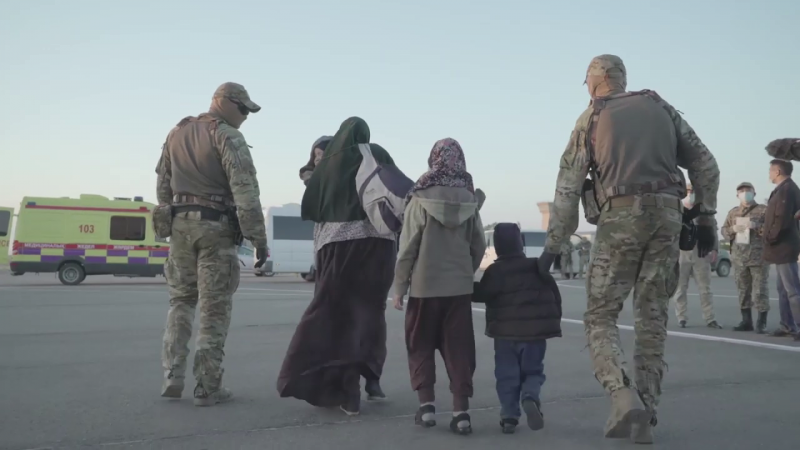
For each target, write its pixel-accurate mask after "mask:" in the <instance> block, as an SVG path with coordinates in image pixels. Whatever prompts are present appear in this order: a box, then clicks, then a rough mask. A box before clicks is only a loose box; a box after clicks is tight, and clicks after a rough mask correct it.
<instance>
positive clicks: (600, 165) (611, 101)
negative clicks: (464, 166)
mask: <svg viewBox="0 0 800 450" xmlns="http://www.w3.org/2000/svg"><path fill="white" fill-rule="evenodd" d="M626 77H627V75H626V69H625V65H624V64H623V62H622V60H621V59H620V58H619V57H617V56H614V55H602V56H598V57H596V58H594V59H593V60H592V62H591V64H590V65H589V68H588V70H587V73H586V84H587V85H588V87H589V93H590V95H591V97H592V102H591V103H590V105H589V108H588V109H587V110H586V111H585V112H584V113H583V114H582V115H581V117H580V118H579V119H578V121H577V123H576V126H575V129H574V130H573V132H572V136H571V137H570V140H569V144H568V145H567V148H566V150H565V151H564V154H563V156H562V157H561V162H560V171H559V174H558V180H557V185H556V194H555V199H554V203H555V205H554V209H553V212H552V213H551V218H550V225H549V229H548V232H547V241H546V243H545V252H544V253H543V254H542V257H541V260H542V261H544V262H542V263H541V265H544V266H547V265H548V264H550V263H551V262H552V260H553V258H554V256H553V254H555V253H558V252H559V251H560V249H561V245H562V243H563V242H564V241H565V240H568V239H569V237H570V236H571V235H572V233H574V232H575V230H576V229H577V227H578V220H579V218H578V213H579V203H580V201H581V195H582V192H583V191H584V189H583V186H584V181H585V179H586V177H587V174H591V175H592V179H593V182H594V192H595V195H594V196H593V197H591V198H595V197H596V198H597V201H596V202H594V203H593V205H594V207H595V208H596V209H594V210H593V211H594V212H598V211H599V215H597V214H594V213H593V214H592V217H593V220H597V234H596V236H595V242H594V245H593V255H592V260H591V262H590V263H589V276H588V278H587V280H586V290H587V295H588V302H587V311H586V314H585V316H584V322H585V325H586V336H587V339H588V342H589V348H590V351H591V357H592V362H593V365H594V373H595V377H596V378H597V380H598V381H599V382H600V384H602V386H603V387H604V388H605V390H606V392H607V393H608V394H610V396H611V399H612V408H611V414H610V416H609V418H608V421H607V422H606V426H605V436H606V437H608V438H630V439H632V440H633V441H634V442H637V443H651V442H653V435H652V427H653V426H654V425H655V424H656V417H655V416H656V409H657V406H658V403H659V398H660V396H661V380H662V378H663V373H664V368H665V362H664V341H665V339H666V335H667V330H666V326H667V317H668V312H667V310H668V305H669V297H670V296H671V295H672V293H673V292H674V291H675V287H676V281H677V262H678V252H679V235H680V232H681V228H682V205H681V200H680V199H681V198H683V197H684V195H685V189H686V184H685V183H686V182H685V180H684V178H683V173H682V172H681V170H680V169H679V166H680V167H683V168H685V169H687V171H688V173H689V178H690V179H691V180H692V182H693V184H694V186H695V188H696V193H697V202H698V204H699V205H700V207H699V212H700V213H701V214H702V215H701V216H700V218H699V224H700V225H699V228H698V238H699V242H698V245H701V243H700V242H702V247H703V248H704V249H705V250H708V249H710V247H711V246H712V245H713V241H715V238H714V236H715V232H714V229H715V226H716V223H715V219H714V215H713V214H714V213H715V208H716V202H717V189H718V187H719V169H718V167H717V162H716V160H715V159H714V156H713V155H712V154H711V152H710V151H709V150H708V149H707V148H706V146H705V145H703V143H702V142H701V141H700V139H699V138H698V137H697V135H696V134H695V132H694V130H693V129H692V128H691V127H690V126H689V124H688V123H687V122H686V121H684V120H683V118H682V117H681V115H680V114H679V113H678V112H677V111H676V110H675V108H673V107H672V106H671V105H670V104H669V103H667V102H666V101H664V100H662V99H661V97H659V96H658V94H656V93H655V92H652V91H641V92H626V91H625V88H626V85H627V80H626ZM590 169H591V170H590ZM587 192H589V191H588V190H587ZM586 198H587V197H584V201H586V202H587V203H589V200H586ZM584 209H585V210H586V211H587V216H588V215H589V214H588V210H587V209H586V208H584ZM700 238H702V239H700ZM540 270H541V267H540ZM631 290H633V302H634V311H635V317H636V320H635V331H636V340H635V347H634V363H635V367H634V369H633V370H631V369H629V368H628V365H627V364H626V362H625V358H624V355H623V352H622V346H621V344H620V339H619V330H618V328H617V326H616V322H617V318H618V315H619V312H620V311H621V310H622V307H623V302H624V301H625V299H626V298H627V297H628V295H629V294H630V292H631Z"/></svg>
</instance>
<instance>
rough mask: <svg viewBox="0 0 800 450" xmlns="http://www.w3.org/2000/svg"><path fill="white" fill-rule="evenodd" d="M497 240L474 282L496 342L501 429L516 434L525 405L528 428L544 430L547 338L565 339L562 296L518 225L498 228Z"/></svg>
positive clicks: (500, 225) (476, 294) (474, 297)
mask: <svg viewBox="0 0 800 450" xmlns="http://www.w3.org/2000/svg"><path fill="white" fill-rule="evenodd" d="M493 239H494V248H495V251H496V252H497V260H496V261H495V262H494V263H493V264H492V265H490V266H489V267H488V268H487V269H486V271H485V272H484V274H483V277H482V278H481V281H480V283H475V285H476V286H475V293H474V295H473V302H475V303H484V304H485V305H486V335H487V336H489V337H491V338H493V339H494V358H495V371H494V373H495V379H496V381H497V385H496V387H497V396H498V397H499V399H500V405H501V409H500V426H501V427H502V429H503V433H506V434H511V433H513V432H514V430H515V429H516V426H517V425H518V423H519V418H520V416H521V411H520V403H521V404H522V410H524V411H525V415H526V418H527V422H528V427H530V428H531V429H532V430H541V429H542V428H543V427H544V416H543V414H542V403H541V397H540V394H541V389H542V385H543V384H544V382H545V379H546V377H545V374H544V356H545V352H546V350H547V339H550V338H554V337H561V294H560V293H559V290H558V285H557V284H556V282H555V279H553V277H552V276H551V275H550V274H549V273H540V271H539V268H538V260H537V258H527V257H526V256H525V253H524V252H523V243H522V234H521V233H520V229H519V227H518V226H517V225H516V224H513V223H500V224H498V225H497V226H495V228H494V237H493Z"/></svg>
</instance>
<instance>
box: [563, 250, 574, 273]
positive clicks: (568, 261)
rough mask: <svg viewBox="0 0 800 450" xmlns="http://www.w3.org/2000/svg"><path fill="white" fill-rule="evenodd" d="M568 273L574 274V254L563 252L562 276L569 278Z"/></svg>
mask: <svg viewBox="0 0 800 450" xmlns="http://www.w3.org/2000/svg"><path fill="white" fill-rule="evenodd" d="M567 275H572V254H570V253H562V254H561V276H562V277H563V278H567Z"/></svg>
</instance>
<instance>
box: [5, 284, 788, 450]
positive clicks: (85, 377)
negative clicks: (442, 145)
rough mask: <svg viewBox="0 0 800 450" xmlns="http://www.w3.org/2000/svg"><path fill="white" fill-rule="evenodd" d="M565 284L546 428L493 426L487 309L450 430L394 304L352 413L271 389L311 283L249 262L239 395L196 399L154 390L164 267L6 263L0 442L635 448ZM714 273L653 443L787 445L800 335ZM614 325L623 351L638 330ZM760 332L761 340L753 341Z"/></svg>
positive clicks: (578, 299)
mask: <svg viewBox="0 0 800 450" xmlns="http://www.w3.org/2000/svg"><path fill="white" fill-rule="evenodd" d="M561 283H562V284H563V285H564V286H563V289H562V293H563V297H564V308H563V310H564V318H565V319H567V320H566V321H565V323H564V324H563V329H564V337H563V338H561V339H554V340H551V341H549V344H548V345H549V348H548V355H547V359H546V361H545V368H546V373H547V376H548V379H547V382H546V383H545V385H544V389H543V402H544V405H543V410H544V413H545V420H546V426H545V429H544V430H542V431H540V432H533V431H530V430H528V429H527V428H521V429H520V430H519V431H518V432H517V434H515V435H511V436H507V435H503V434H501V433H500V430H499V427H498V424H497V422H498V412H499V411H498V407H497V406H498V403H497V398H496V394H495V392H494V375H493V350H492V342H491V340H490V339H488V338H486V337H485V336H483V333H482V332H483V327H484V319H483V314H482V313H481V312H480V311H476V312H475V327H476V334H477V347H478V369H477V371H476V373H475V391H476V393H475V397H474V398H473V400H472V406H473V412H472V415H473V427H474V430H475V433H474V434H473V435H472V436H469V437H459V436H455V435H452V434H451V433H450V432H449V430H448V429H447V424H448V423H449V419H448V418H447V411H448V410H449V404H450V402H449V397H450V396H449V393H448V391H447V381H446V379H447V377H446V374H445V372H444V367H443V365H442V364H441V361H439V380H440V381H439V386H438V390H437V392H438V398H439V401H438V409H439V410H440V411H441V413H440V418H439V423H440V425H439V426H438V427H436V428H434V429H430V430H423V429H419V428H417V427H415V426H414V425H413V414H414V411H415V410H416V408H417V403H416V396H415V394H414V393H413V392H411V389H410V385H409V376H408V368H407V362H406V355H405V348H404V340H403V313H401V312H398V311H395V310H394V309H392V308H389V309H387V321H388V326H389V338H388V347H389V357H388V360H387V362H386V368H385V371H384V378H383V383H382V384H383V387H384V390H385V391H386V393H387V395H388V396H389V401H388V402H386V403H383V404H365V406H363V407H362V414H361V416H359V417H357V418H352V419H351V418H347V417H345V416H344V415H343V414H342V413H341V412H339V411H333V410H326V409H318V408H314V407H312V406H310V405H307V404H306V403H304V402H300V401H296V400H291V399H280V398H279V397H278V395H277V393H276V390H275V380H276V378H277V374H278V371H279V370H280V365H281V362H282V360H283V355H284V352H285V351H286V347H287V345H288V343H289V340H290V338H291V336H292V334H293V332H294V329H295V326H296V324H297V322H298V319H299V318H300V316H301V314H302V313H303V311H304V309H305V307H306V306H307V304H308V302H309V300H310V298H311V291H312V290H313V285H311V284H309V283H305V282H302V281H299V279H298V278H295V277H276V278H271V279H267V278H256V277H254V276H253V275H251V274H246V275H243V279H242V284H241V286H240V289H239V291H238V292H237V294H236V296H235V304H234V308H233V320H232V323H231V329H230V334H229V337H228V342H227V345H226V357H225V363H224V365H225V368H226V373H225V383H226V385H227V386H229V387H230V388H231V389H232V390H233V391H234V393H235V394H236V399H235V401H234V402H232V403H228V404H224V405H219V406H216V407H213V408H195V407H194V406H193V405H192V402H191V399H190V396H191V386H188V387H187V389H186V392H185V393H184V399H183V400H180V401H170V400H165V399H162V398H161V397H159V390H160V386H161V376H162V373H161V368H160V359H159V358H160V348H161V336H162V332H163V326H164V321H165V318H166V311H167V295H166V288H165V286H164V284H163V279H154V280H153V279H151V280H128V279H119V278H116V279H115V278H109V277H96V278H89V279H87V281H86V282H85V283H84V284H82V285H80V286H77V287H72V288H67V287H63V286H61V285H60V284H59V283H58V282H57V281H56V280H55V278H54V277H53V276H51V275H39V276H36V275H25V276H22V277H10V276H8V275H7V274H5V275H3V274H0V386H2V390H1V392H2V394H0V399H1V400H2V401H0V448H4V449H33V448H39V449H43V448H58V449H61V448H98V449H99V448H114V449H116V448H123V449H193V450H194V449H275V450H278V449H292V450H300V449H315V450H322V449H361V448H380V449H401V448H403V449H408V448H415V447H416V448H445V447H443V446H452V448H455V446H456V445H458V446H459V447H460V448H463V449H465V450H469V449H478V448H480V449H483V448H486V447H487V446H496V445H502V446H503V448H507V449H518V448H519V449H522V448H526V449H527V448H532V447H536V448H547V449H553V450H579V449H606V448H621V447H625V448H630V447H632V446H633V444H629V443H628V442H627V441H610V440H606V439H604V438H603V437H602V429H603V424H604V422H605V419H606V415H607V413H608V408H609V401H608V399H607V398H606V396H605V394H604V392H603V391H602V389H601V388H600V386H599V384H598V383H597V381H596V380H595V379H594V377H593V376H592V373H591V366H590V363H589V357H588V354H587V351H586V350H585V348H584V347H585V344H586V342H585V338H584V335H583V327H582V326H581V325H580V323H575V322H572V321H570V319H571V320H575V321H580V319H581V318H582V311H583V308H584V305H585V296H584V290H583V288H582V284H583V282H582V281H580V280H576V281H564V282H561ZM713 284H714V292H715V294H716V298H715V309H716V314H717V318H718V320H719V321H720V322H721V323H722V324H723V325H725V326H726V329H725V330H709V329H707V328H706V327H705V326H704V324H703V323H702V319H701V313H700V308H699V305H698V303H699V302H698V297H697V295H696V291H695V290H692V296H691V297H690V300H689V301H690V327H689V328H687V329H685V330H679V329H678V328H677V321H676V320H675V319H674V315H673V316H672V317H671V318H670V330H671V331H672V332H676V331H678V332H681V333H683V334H673V335H671V336H670V337H669V338H668V341H667V362H668V363H669V372H668V373H667V375H666V379H665V384H664V394H663V399H662V404H661V408H660V414H659V425H658V427H657V428H656V440H657V441H656V445H655V446H653V447H651V448H663V449H680V450H684V449H686V450H689V449H717V448H719V449H748V450H751V449H754V448H797V442H798V439H797V431H796V430H797V429H796V428H795V427H796V426H797V417H798V410H797V405H798V403H799V402H798V401H799V400H800V375H799V374H798V368H800V353H798V350H800V346H798V345H796V344H795V343H794V342H793V341H791V340H790V339H787V338H772V337H765V336H757V335H755V334H753V333H736V332H733V331H731V330H730V327H731V326H733V325H735V324H736V322H737V321H738V307H737V300H736V291H735V287H734V285H733V280H732V279H731V278H727V279H720V278H716V277H714V279H713ZM770 285H771V287H772V285H774V282H773V283H771V284H770ZM692 289H694V287H692ZM772 289H773V292H772V297H773V298H774V297H776V295H775V292H774V287H772ZM772 306H773V308H774V311H775V313H773V314H771V316H770V327H775V326H776V325H777V321H778V319H777V302H775V301H772ZM631 310H632V308H631V307H629V306H626V308H625V310H624V311H623V313H622V318H621V321H620V323H621V324H622V325H628V326H630V325H632V318H631V314H630V313H631ZM673 311H674V310H673ZM673 314H674V313H673ZM621 334H622V337H623V339H624V341H625V343H626V345H625V351H626V352H627V354H628V355H629V357H630V355H631V348H632V343H633V333H632V332H631V331H628V330H626V329H623V331H622V332H621ZM703 337H705V338H707V339H708V338H711V339H716V338H723V339H730V340H731V341H721V342H720V341H710V340H703V339H700V338H703ZM748 344H749V345H748ZM760 344H766V345H767V347H758V346H755V345H760ZM769 345H777V347H774V348H771V347H769ZM792 430H795V431H792Z"/></svg>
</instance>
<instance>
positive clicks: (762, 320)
mask: <svg viewBox="0 0 800 450" xmlns="http://www.w3.org/2000/svg"><path fill="white" fill-rule="evenodd" d="M766 332H767V312H766V311H763V312H759V313H758V322H756V333H758V334H764V333H766Z"/></svg>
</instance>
